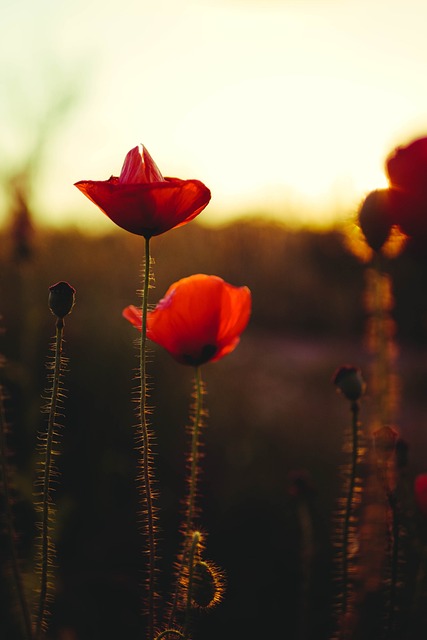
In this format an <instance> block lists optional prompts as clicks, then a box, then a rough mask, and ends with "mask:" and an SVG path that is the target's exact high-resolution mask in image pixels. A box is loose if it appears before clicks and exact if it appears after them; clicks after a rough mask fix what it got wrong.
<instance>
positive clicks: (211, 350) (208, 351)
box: [182, 344, 217, 367]
mask: <svg viewBox="0 0 427 640" xmlns="http://www.w3.org/2000/svg"><path fill="white" fill-rule="evenodd" d="M216 352H217V347H216V346H215V345H214V344H205V345H204V346H203V347H202V348H201V350H200V354H199V355H198V356H197V357H194V356H191V355H188V354H187V353H183V354H182V358H183V360H184V362H185V363H186V364H191V365H193V366H194V367H197V366H199V365H200V364H204V363H205V362H208V361H209V360H211V359H212V358H213V357H214V355H215V354H216Z"/></svg>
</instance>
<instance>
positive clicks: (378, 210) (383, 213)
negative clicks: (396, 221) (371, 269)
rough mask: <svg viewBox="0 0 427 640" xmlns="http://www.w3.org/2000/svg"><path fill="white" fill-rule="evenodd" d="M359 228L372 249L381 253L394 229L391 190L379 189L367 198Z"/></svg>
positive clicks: (361, 209) (360, 211) (361, 208)
mask: <svg viewBox="0 0 427 640" xmlns="http://www.w3.org/2000/svg"><path fill="white" fill-rule="evenodd" d="M359 226H360V228H361V230H362V232H363V235H364V236H365V239H366V242H367V243H368V245H369V246H370V247H371V249H373V250H374V251H379V250H380V249H381V247H382V246H383V245H384V243H385V242H386V241H387V239H388V237H389V235H390V231H391V227H392V214H391V203H390V190H389V189H377V190H376V191H371V193H369V194H368V195H367V196H366V198H365V200H364V201H363V202H362V205H361V207H360V209H359Z"/></svg>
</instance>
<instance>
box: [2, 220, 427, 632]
mask: <svg viewBox="0 0 427 640" xmlns="http://www.w3.org/2000/svg"><path fill="white" fill-rule="evenodd" d="M94 215H97V212H96V211H94ZM98 215H103V214H102V213H101V212H99V214H98ZM21 249H22V248H21ZM28 249H29V251H30V252H29V253H27V255H26V257H25V259H23V258H22V255H21V256H20V255H19V254H18V255H17V254H16V245H14V243H13V241H12V239H11V236H10V235H8V234H7V233H5V232H4V233H3V235H2V243H1V254H0V255H1V285H0V287H1V288H0V291H1V305H2V324H3V327H4V330H5V331H4V333H3V335H2V336H1V351H2V353H3V354H4V355H5V356H6V359H7V361H6V366H5V368H4V369H3V371H2V381H3V383H4V385H5V388H6V389H7V392H8V395H9V400H8V402H7V409H8V418H9V422H10V424H11V435H10V445H11V449H12V451H13V457H12V462H13V465H14V467H15V468H16V471H17V489H18V491H17V503H16V506H15V511H16V517H17V526H18V529H19V530H20V531H21V537H20V541H21V542H20V545H21V554H22V556H23V557H24V558H25V557H26V558H27V560H28V564H27V568H28V569H30V567H31V564H30V559H31V553H32V540H33V536H34V515H33V511H32V507H31V481H32V477H33V473H34V463H35V460H34V446H35V437H36V430H37V429H38V428H40V427H41V426H42V425H43V424H44V421H45V417H44V416H43V415H42V414H41V413H40V406H41V405H42V404H43V403H42V401H41V397H42V395H43V391H44V388H45V386H46V368H45V365H46V358H47V354H48V345H49V343H50V342H51V338H52V335H53V333H54V317H53V316H52V315H51V314H50V312H49V310H48V308H47V293H48V291H47V289H48V286H49V285H50V284H53V283H54V282H55V281H57V280H58V279H67V280H68V281H69V282H70V283H71V284H72V285H73V286H74V287H75V288H76V289H77V302H76V306H75V308H74V310H73V312H72V314H71V315H70V316H69V317H68V318H67V319H66V327H65V335H66V342H65V354H66V356H67V357H68V358H69V366H68V367H67V369H68V370H67V372H66V374H65V388H66V390H67V394H66V395H67V398H66V401H65V418H64V419H63V423H64V427H65V428H64V431H63V443H62V451H63V454H62V457H61V462H60V467H61V481H60V484H59V486H58V489H57V492H56V497H57V501H58V505H59V519H58V528H57V545H58V576H59V581H58V597H57V601H56V603H55V605H54V608H53V618H52V637H53V638H61V639H62V638H66V639H68V638H73V639H74V638H78V640H86V638H87V639H88V640H89V638H90V639H92V640H94V639H95V638H99V639H100V640H101V639H107V638H108V639H109V638H111V639H115V638H118V637H119V638H129V639H131V638H135V637H139V636H138V629H139V624H140V621H139V618H138V602H137V589H136V585H137V581H138V571H139V570H140V569H141V566H140V565H141V559H140V555H139V552H138V541H137V536H136V526H135V510H136V505H135V491H134V474H135V457H134V453H133V436H132V425H133V424H134V422H135V418H134V413H133V408H132V402H131V397H132V390H133V389H134V388H135V381H134V380H133V378H134V373H135V367H136V366H137V349H136V347H135V345H134V344H133V343H134V339H135V338H136V335H135V334H136V331H135V330H134V329H133V327H131V326H130V325H129V323H127V322H126V321H125V320H124V319H123V318H122V317H121V311H122V309H123V307H124V306H126V305H127V304H129V303H135V304H137V303H138V296H137V294H136V290H137V289H138V288H139V286H140V282H139V280H140V276H139V271H140V269H139V265H140V263H141V253H142V250H143V247H142V242H141V238H138V237H137V236H131V235H130V234H127V233H126V232H124V231H122V230H120V229H116V230H114V232H113V233H111V234H110V235H106V236H103V237H88V236H85V235H83V234H81V233H78V232H71V231H64V232H57V231H55V232H53V231H46V230H45V231H40V232H37V233H35V235H34V236H33V239H32V244H31V247H28ZM153 255H154V257H155V265H154V269H155V278H156V286H155V289H153V290H152V291H151V301H152V302H156V301H157V300H158V299H159V298H160V297H162V295H163V293H164V292H165V290H166V288H167V287H168V286H169V284H170V283H171V282H172V281H174V280H175V279H177V278H180V277H183V276H186V275H189V274H191V273H197V272H206V273H215V274H218V275H220V276H222V277H224V278H225V279H227V280H228V281H229V282H232V283H234V284H236V285H241V284H246V285H248V286H249V287H250V288H251V290H252V294H253V315H252V318H251V321H250V325H249V327H248V329H247V330H246V331H245V333H244V334H243V336H242V340H241V344H240V345H239V346H238V348H237V349H236V351H235V352H234V353H233V354H231V355H229V356H228V357H227V358H224V359H223V360H222V361H220V362H217V363H211V364H208V365H206V366H205V367H204V379H205V382H206V385H207V392H208V393H207V396H206V406H207V408H208V411H209V418H208V419H207V424H206V428H205V431H204V435H203V440H204V452H205V456H206V457H205V460H204V470H203V474H202V484H201V498H200V506H201V507H202V509H203V515H202V517H201V518H200V526H201V528H202V530H203V531H206V532H208V535H207V545H206V546H207V556H208V557H209V558H210V559H212V560H213V561H214V562H216V563H217V564H218V565H220V566H221V567H222V568H223V569H224V570H225V572H226V576H227V594H226V598H225V600H224V602H223V603H222V604H221V605H220V606H218V608H217V609H216V610H213V611H211V612H209V613H208V614H206V615H205V614H203V615H202V614H201V615H200V616H198V618H199V619H198V621H197V629H198V634H199V637H203V638H206V639H209V638H212V639H213V638H216V637H218V635H221V637H225V638H233V637H236V636H238V637H248V638H254V639H255V638H258V637H259V636H260V635H261V634H263V635H267V636H268V635H269V634H274V633H277V629H278V628H283V629H284V630H285V631H286V634H287V637H289V638H299V637H300V636H299V634H300V633H302V627H301V625H302V624H303V622H304V623H305V626H306V628H305V629H304V633H305V634H306V635H305V636H303V637H307V638H316V640H319V639H320V638H327V637H328V633H329V631H330V629H331V626H330V625H331V605H332V594H333V580H332V564H331V551H332V547H331V539H332V537H331V534H332V531H331V526H332V524H331V523H332V514H333V512H334V509H335V507H336V504H337V497H338V496H339V495H340V486H341V480H340V472H339V467H340V465H341V464H342V462H343V459H344V458H343V452H342V447H343V443H344V438H345V436H344V434H345V432H346V429H347V428H348V427H349V425H350V420H351V418H350V412H349V407H348V403H347V401H346V400H345V399H344V398H343V397H341V396H337V394H336V391H335V388H334V386H333V384H332V383H331V377H332V374H333V373H334V370H335V369H336V368H337V367H338V366H339V365H341V364H344V363H352V364H356V365H357V366H360V367H362V370H364V371H367V368H368V367H369V364H370V356H369V354H368V352H367V350H366V349H365V348H364V337H363V336H364V322H365V318H364V311H363V290H364V271H365V265H363V263H361V262H360V260H359V259H358V258H356V257H355V256H354V255H353V254H352V253H351V252H350V251H349V250H348V248H347V241H346V240H345V235H344V234H343V232H342V231H338V230H333V231H332V230H330V231H325V232H323V233H319V232H312V231H299V232H297V231H295V230H289V229H286V228H283V227H280V226H271V225H269V224H265V223H261V222H258V223H256V224H255V223H253V224H248V223H240V224H233V225H231V226H227V227H224V228H221V229H212V228H207V227H203V226H202V225H200V224H198V223H197V222H193V223H191V224H190V225H187V226H186V227H183V228H181V229H176V230H174V231H171V232H170V233H168V234H166V235H164V236H162V237H159V238H156V239H154V241H153ZM391 268H392V271H393V273H394V282H395V295H396V306H395V311H394V317H395V319H396V320H397V322H398V327H399V330H398V339H399V343H400V355H399V357H398V360H397V370H398V374H399V375H400V379H401V384H402V398H403V401H402V403H401V409H400V411H399V415H398V419H399V422H398V427H399V429H400V430H401V434H402V436H403V437H404V438H405V440H406V441H407V442H408V443H409V460H410V466H409V468H408V483H409V486H410V485H411V482H412V479H413V477H414V475H415V474H416V473H418V472H420V471H425V470H426V463H425V451H426V444H427V443H426V438H427V435H426V431H425V428H424V422H425V415H426V410H427V407H426V406H425V404H426V403H425V378H426V366H427V365H426V358H425V351H426V340H427V333H426V325H425V319H426V313H427V309H426V304H427V302H426V298H425V295H424V291H425V284H426V277H427V265H426V264H425V263H424V264H423V263H422V262H421V263H420V261H419V259H417V260H415V259H414V258H413V257H411V256H409V255H402V256H400V257H399V258H397V259H395V260H394V261H393V262H392V263H391ZM150 360H151V362H150V365H149V373H150V376H151V379H152V383H153V390H152V394H151V403H152V406H153V415H152V425H153V429H154V432H155V434H156V470H157V473H158V477H159V489H160V498H159V505H160V507H161V516H160V523H159V526H160V532H161V534H160V539H161V548H162V560H161V567H162V578H161V585H162V588H163V590H164V593H167V589H168V585H169V578H170V576H169V570H170V566H171V563H172V561H173V558H174V556H175V554H176V551H177V545H178V541H179V536H178V534H177V531H178V528H179V522H180V512H181V502H182V498H183V496H184V493H185V477H184V470H185V451H186V447H187V445H188V438H187V435H186V430H185V427H186V425H187V424H188V420H189V418H188V416H189V406H190V403H191V393H192V371H191V368H187V367H185V366H180V365H179V364H177V363H175V362H174V361H173V360H172V359H171V358H170V357H169V355H168V354H167V353H166V352H163V351H162V350H161V349H160V348H158V347H156V346H154V345H153V349H152V356H151V358H150ZM371 409H372V398H371V397H370V394H369V388H368V392H367V396H366V398H365V399H364V401H363V403H362V414H361V418H362V421H363V423H364V425H365V428H366V426H367V424H368V422H369V416H370V412H371ZM299 478H302V479H303V486H304V488H303V493H302V494H301V491H299V492H297V493H295V487H301V484H300V483H299V481H298V479H299ZM301 495H302V498H301ZM301 499H302V500H303V501H307V500H308V503H309V504H310V513H311V517H312V518H313V526H314V533H313V535H314V539H313V545H314V546H313V572H312V582H311V586H310V589H309V602H310V615H309V617H303V618H301V615H300V612H299V604H300V590H301V588H302V582H301V581H302V574H301V567H302V557H301V553H302V532H301V520H300V517H299V516H298V513H299V511H298V509H299V507H300V505H301V502H300V500H301ZM3 602H4V603H7V599H6V598H5V599H4V600H3ZM3 620H4V621H6V620H7V617H3ZM67 630H68V631H67ZM7 633H10V634H12V631H11V630H9V631H8V632H7ZM67 634H68V635H67ZM5 637H7V638H9V637H10V638H11V639H12V638H13V637H14V636H13V635H10V636H9V635H6V636H5ZM364 637H369V636H368V635H366V634H365V636H364ZM372 637H374V636H372ZM413 637H414V638H417V637H418V636H417V635H414V636H413Z"/></svg>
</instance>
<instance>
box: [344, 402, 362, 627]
mask: <svg viewBox="0 0 427 640" xmlns="http://www.w3.org/2000/svg"><path fill="white" fill-rule="evenodd" d="M351 412H352V416H353V420H352V450H351V463H350V484H349V487H348V493H347V501H346V506H345V513H344V525H343V542H342V545H343V548H342V581H343V585H342V586H343V592H342V605H341V608H342V615H343V616H345V614H346V613H347V611H348V604H349V591H350V589H349V541H350V520H351V516H352V513H353V508H354V490H355V486H356V468H357V458H358V447H359V443H358V429H359V403H358V402H357V401H356V402H352V404H351Z"/></svg>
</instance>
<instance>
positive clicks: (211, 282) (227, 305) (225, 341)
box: [123, 274, 251, 366]
mask: <svg viewBox="0 0 427 640" xmlns="http://www.w3.org/2000/svg"><path fill="white" fill-rule="evenodd" d="M250 313H251V293H250V291H249V289H248V288H247V287H234V286H233V285H231V284H228V283H227V282H224V280H222V279H221V278H219V277H217V276H208V275H204V274H197V275H193V276H190V277H188V278H183V279H182V280H178V282H175V283H174V284H173V285H171V286H170V287H169V289H168V290H167V292H166V295H165V297H164V298H163V299H162V300H160V302H159V303H158V304H157V306H156V308H155V309H154V310H153V311H150V312H149V313H148V317H147V337H148V338H150V340H153V342H156V343H157V344H160V345H161V346H162V347H164V348H165V349H166V350H167V351H168V352H169V353H170V354H171V355H172V356H173V357H174V358H175V360H177V361H178V362H180V363H182V364H188V365H193V366H198V365H201V364H203V363H205V362H208V361H212V362H214V361H215V360H219V359H220V358H222V357H223V356H225V355H226V354H227V353H230V352H231V351H233V350H234V349H235V347H236V346H237V344H238V343H239V340H240V334H241V333H242V331H243V330H244V329H245V327H246V325H247V324H248V321H249V316H250ZM123 315H124V317H125V318H126V319H127V320H129V322H131V323H132V324H133V325H134V327H136V328H137V329H139V330H141V310H140V309H138V308H137V307H134V306H129V307H126V309H124V311H123Z"/></svg>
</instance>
